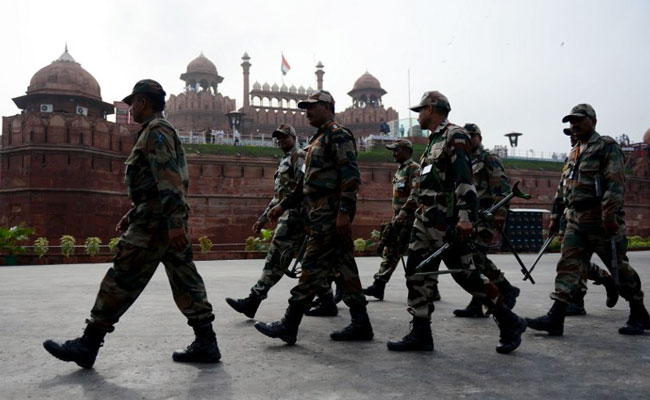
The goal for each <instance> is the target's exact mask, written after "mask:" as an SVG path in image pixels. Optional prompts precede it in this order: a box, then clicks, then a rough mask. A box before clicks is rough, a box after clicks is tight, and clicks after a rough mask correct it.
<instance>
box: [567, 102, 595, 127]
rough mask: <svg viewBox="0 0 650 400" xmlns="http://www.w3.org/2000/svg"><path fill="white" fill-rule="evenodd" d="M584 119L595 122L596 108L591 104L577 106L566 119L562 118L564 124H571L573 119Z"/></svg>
mask: <svg viewBox="0 0 650 400" xmlns="http://www.w3.org/2000/svg"><path fill="white" fill-rule="evenodd" d="M582 117H589V118H591V119H593V120H595V119H596V111H594V108H593V107H592V106H590V105H589V104H584V103H582V104H578V105H577V106H575V107H573V108H572V109H571V114H569V115H565V116H564V118H562V122H569V121H571V119H573V118H582Z"/></svg>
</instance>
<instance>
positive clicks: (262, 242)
mask: <svg viewBox="0 0 650 400" xmlns="http://www.w3.org/2000/svg"><path fill="white" fill-rule="evenodd" d="M271 239H273V230H272V229H262V230H261V232H260V236H258V237H255V236H249V237H247V238H246V246H245V250H246V251H268V250H269V246H270V245H271Z"/></svg>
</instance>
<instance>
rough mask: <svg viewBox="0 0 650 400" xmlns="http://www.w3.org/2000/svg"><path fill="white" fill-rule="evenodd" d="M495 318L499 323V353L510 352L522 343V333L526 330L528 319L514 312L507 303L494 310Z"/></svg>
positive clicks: (497, 348)
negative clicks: (506, 305)
mask: <svg viewBox="0 0 650 400" xmlns="http://www.w3.org/2000/svg"><path fill="white" fill-rule="evenodd" d="M494 320H495V321H496V322H497V325H499V344H498V345H497V347H496V350H497V353H500V354H508V353H510V352H511V351H513V350H514V349H516V348H517V347H519V345H520V344H521V334H522V333H524V332H525V331H526V326H527V325H526V320H524V319H523V318H521V317H519V316H518V315H517V314H515V313H513V312H512V311H511V310H510V309H509V308H507V307H505V305H503V306H501V308H500V309H497V310H494Z"/></svg>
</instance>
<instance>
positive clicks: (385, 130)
mask: <svg viewBox="0 0 650 400" xmlns="http://www.w3.org/2000/svg"><path fill="white" fill-rule="evenodd" d="M379 132H381V133H382V134H384V135H390V126H388V124H387V123H386V121H384V120H383V119H382V120H381V124H379Z"/></svg>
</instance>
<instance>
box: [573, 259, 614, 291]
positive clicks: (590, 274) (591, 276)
mask: <svg viewBox="0 0 650 400" xmlns="http://www.w3.org/2000/svg"><path fill="white" fill-rule="evenodd" d="M609 276H611V275H610V273H609V272H607V270H604V269H602V268H600V267H599V266H598V265H597V264H594V263H589V266H588V267H587V278H586V279H581V280H580V285H579V286H578V290H579V291H580V292H581V293H582V296H584V295H585V294H586V293H587V280H590V281H600V280H602V279H604V278H607V277H609Z"/></svg>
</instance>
